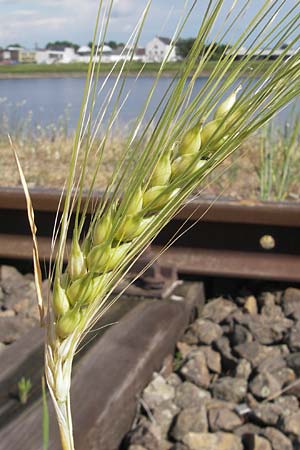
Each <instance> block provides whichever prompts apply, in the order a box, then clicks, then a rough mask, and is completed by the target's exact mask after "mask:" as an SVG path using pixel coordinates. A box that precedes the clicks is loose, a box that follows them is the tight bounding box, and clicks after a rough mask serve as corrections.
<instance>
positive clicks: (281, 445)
mask: <svg viewBox="0 0 300 450" xmlns="http://www.w3.org/2000/svg"><path fill="white" fill-rule="evenodd" d="M261 434H262V435H263V436H265V437H266V438H267V439H268V440H269V441H270V442H271V445H272V448H273V450H293V445H292V443H291V441H290V440H289V439H288V438H287V437H286V436H285V435H284V434H283V433H281V432H280V431H279V430H276V428H273V427H267V428H264V429H263V430H261Z"/></svg>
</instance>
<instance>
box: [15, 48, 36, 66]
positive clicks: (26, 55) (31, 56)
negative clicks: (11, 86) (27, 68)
mask: <svg viewBox="0 0 300 450" xmlns="http://www.w3.org/2000/svg"><path fill="white" fill-rule="evenodd" d="M35 53H36V52H35V50H25V49H21V50H20V51H19V63H22V64H34V63H36V56H35Z"/></svg>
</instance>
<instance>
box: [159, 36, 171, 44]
mask: <svg viewBox="0 0 300 450" xmlns="http://www.w3.org/2000/svg"><path fill="white" fill-rule="evenodd" d="M157 38H158V39H159V40H160V41H161V42H163V43H164V44H166V45H170V44H171V39H169V38H167V37H162V36H157Z"/></svg>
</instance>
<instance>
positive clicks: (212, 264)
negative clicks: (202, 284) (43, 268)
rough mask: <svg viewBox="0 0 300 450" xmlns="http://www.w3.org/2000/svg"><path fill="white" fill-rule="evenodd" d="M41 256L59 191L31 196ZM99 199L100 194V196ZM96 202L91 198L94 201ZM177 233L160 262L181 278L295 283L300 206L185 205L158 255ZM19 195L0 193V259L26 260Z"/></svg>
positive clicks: (299, 275)
mask: <svg viewBox="0 0 300 450" xmlns="http://www.w3.org/2000/svg"><path fill="white" fill-rule="evenodd" d="M31 195H32V200H33V206H34V209H35V217H36V223H37V227H38V239H39V246H40V256H41V258H42V259H43V260H44V261H45V262H47V261H48V260H49V255H50V240H51V235H52V226H53V223H54V220H55V214H56V211H57V207H58V204H59V198H60V191H58V190H42V189H33V190H32V191H31ZM99 195H100V194H99ZM94 200H96V197H95V198H94ZM179 229H189V231H188V232H187V233H186V234H184V235H183V236H181V237H180V238H179V239H177V240H176V242H174V244H173V245H172V247H171V248H170V249H168V250H167V251H166V252H165V253H163V255H161V257H160V260H159V261H160V263H161V264H162V265H165V266H166V265H167V266H172V267H174V266H175V267H176V270H177V271H178V272H179V273H181V274H184V275H196V276H219V277H231V278H252V279H267V280H278V281H293V282H299V281H300V271H299V267H300V205H299V204H296V203H274V204H273V203H259V202H257V203H254V202H236V201H224V200H220V201H217V202H215V203H214V204H212V201H210V200H199V201H197V202H192V203H189V204H188V205H186V206H185V207H184V208H183V209H182V211H180V213H179V214H177V216H176V217H175V218H174V219H173V220H172V221H171V222H170V223H169V225H167V226H166V227H165V228H164V230H162V232H161V233H160V234H159V236H158V238H157V239H156V240H155V242H154V244H153V246H152V251H153V253H154V254H157V253H159V252H160V251H161V249H162V248H163V247H164V246H165V245H166V244H167V243H168V242H169V240H170V239H171V238H172V236H174V234H175V233H176V232H177V231H178V230H179ZM31 255H32V243H31V236H30V230H29V226H28V222H27V214H26V209H25V199H24V194H23V192H22V190H21V189H15V188H1V189H0V259H1V260H5V261H13V262H17V261H19V262H21V261H28V260H31Z"/></svg>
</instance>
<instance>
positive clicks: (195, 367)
mask: <svg viewBox="0 0 300 450" xmlns="http://www.w3.org/2000/svg"><path fill="white" fill-rule="evenodd" d="M180 374H181V375H182V376H183V377H184V378H185V379H186V380H188V381H191V382H192V383H194V384H196V385H197V386H199V387H202V388H207V387H208V386H209V383H210V375H209V371H208V368H207V364H206V358H205V355H204V353H203V352H202V351H198V352H197V353H195V354H193V355H192V356H191V358H190V359H189V360H188V361H187V362H186V363H185V364H184V365H183V366H182V367H181V369H180Z"/></svg>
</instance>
